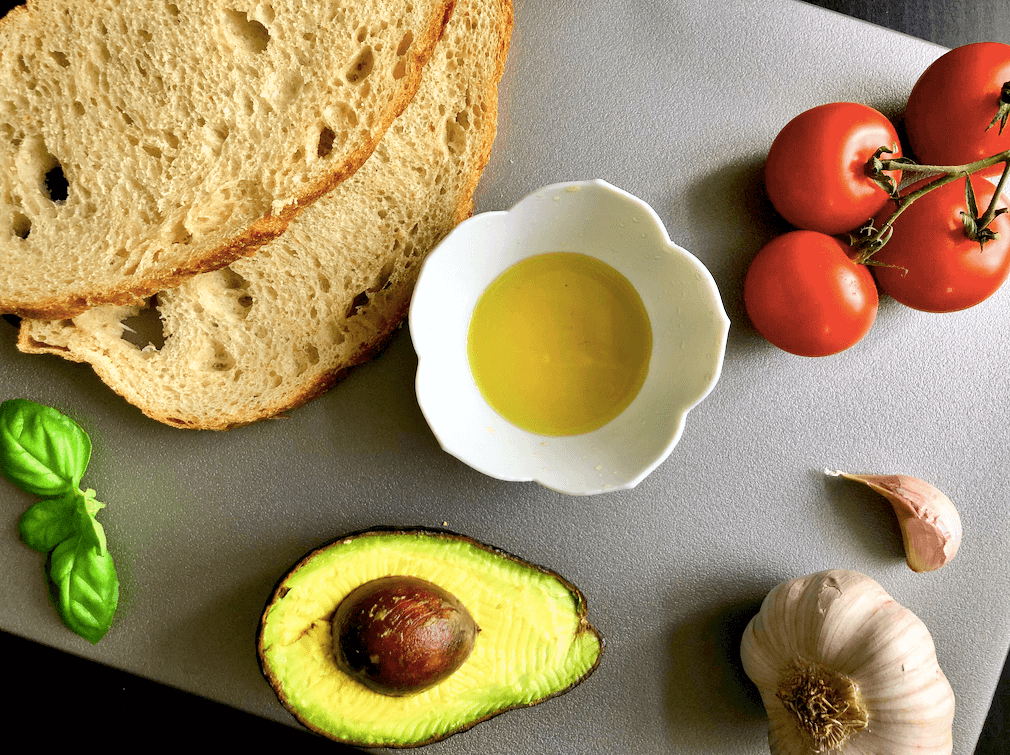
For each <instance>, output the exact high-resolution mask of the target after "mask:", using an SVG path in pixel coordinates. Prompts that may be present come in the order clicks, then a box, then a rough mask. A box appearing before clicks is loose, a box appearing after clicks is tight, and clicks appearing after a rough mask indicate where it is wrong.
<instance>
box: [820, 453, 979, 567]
mask: <svg viewBox="0 0 1010 755" xmlns="http://www.w3.org/2000/svg"><path fill="white" fill-rule="evenodd" d="M829 474H832V475H836V476H840V477H844V478H846V479H848V480H855V481H857V482H861V483H863V484H864V485H867V486H869V487H870V488H871V489H873V490H875V491H877V492H878V493H880V494H881V495H882V496H884V498H886V499H887V500H888V501H890V502H891V506H892V508H893V509H894V513H895V514H896V515H897V517H898V524H899V526H900V527H901V538H902V540H903V541H904V544H905V559H906V561H907V562H908V566H909V568H910V569H912V571H916V572H924V571H933V570H935V569H939V568H940V567H941V566H943V565H945V564H947V563H948V562H950V560H951V559H952V558H954V555H955V554H956V553H957V550H958V548H959V547H960V545H961V516H960V515H959V514H958V513H957V509H956V508H955V507H954V504H953V503H952V502H951V500H950V499H949V498H948V497H947V496H946V495H944V493H943V492H942V491H940V490H938V489H937V488H936V487H934V486H933V485H931V484H930V483H928V482H926V481H925V480H920V479H919V478H917V477H911V476H909V475H859V474H849V473H848V472H829Z"/></svg>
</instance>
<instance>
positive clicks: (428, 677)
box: [332, 575, 480, 696]
mask: <svg viewBox="0 0 1010 755" xmlns="http://www.w3.org/2000/svg"><path fill="white" fill-rule="evenodd" d="M332 624H333V654H334V657H335V658H336V661H337V665H338V666H339V667H340V669H341V670H343V671H344V672H345V673H347V674H349V675H350V676H352V677H353V678H355V679H357V680H358V681H360V682H361V683H362V684H364V685H365V686H366V687H368V688H369V689H371V690H373V691H375V692H378V693H380V694H383V695H389V696H404V695H413V694H416V693H418V692H422V691H423V690H426V689H428V688H429V687H433V686H435V685H436V684H438V683H439V682H441V681H442V680H444V679H445V678H446V677H448V676H449V675H450V674H452V673H453V672H454V671H456V669H458V668H459V667H460V666H461V665H463V662H464V661H465V660H466V659H467V657H468V656H469V655H470V653H471V651H472V650H473V646H474V642H475V641H476V638H477V633H478V632H479V631H480V629H479V628H478V626H477V624H476V623H475V622H474V620H473V617H472V616H471V615H470V612H469V611H468V610H467V609H466V607H465V606H464V605H463V604H462V603H460V601H459V600H458V599H457V598H456V597H455V596H454V595H452V594H451V593H449V592H448V591H446V590H444V589H443V588H441V587H439V586H438V585H436V584H434V583H432V582H429V581H427V580H425V579H421V578H419V577H413V576H407V575H394V576H388V577H380V578H379V579H374V580H372V581H370V582H366V583H364V584H362V585H360V586H359V587H357V588H355V589H354V590H352V591H351V592H350V593H348V595H347V596H346V597H345V598H344V599H343V600H342V601H341V602H340V604H339V605H338V606H337V610H336V611H335V612H334V615H333V620H332Z"/></svg>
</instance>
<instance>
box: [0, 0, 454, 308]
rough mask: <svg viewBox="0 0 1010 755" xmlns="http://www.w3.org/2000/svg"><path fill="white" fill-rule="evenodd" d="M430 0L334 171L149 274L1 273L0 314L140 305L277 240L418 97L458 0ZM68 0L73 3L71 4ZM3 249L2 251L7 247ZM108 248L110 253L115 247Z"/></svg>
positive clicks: (35, 0) (18, 12) (3, 22)
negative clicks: (47, 282)
mask: <svg viewBox="0 0 1010 755" xmlns="http://www.w3.org/2000/svg"><path fill="white" fill-rule="evenodd" d="M428 1H429V2H430V4H431V9H432V12H431V13H430V21H429V23H428V25H427V26H426V27H425V28H423V29H421V30H419V33H417V34H415V35H414V36H413V43H412V44H411V45H410V47H409V49H408V51H407V54H406V55H405V58H406V63H405V67H404V75H403V76H402V77H401V78H400V80H399V83H400V88H399V89H398V90H397V91H396V93H395V95H394V96H393V97H391V98H390V99H388V100H387V101H386V103H385V106H384V107H382V108H381V109H380V110H379V111H378V112H376V113H375V114H374V120H373V126H372V128H371V129H370V130H369V131H368V133H367V136H366V138H365V140H364V141H363V142H361V143H360V144H359V145H358V146H357V147H356V148H355V149H354V150H353V151H352V152H351V153H349V154H348V155H347V157H346V159H345V160H343V161H342V162H340V163H339V164H337V165H335V166H334V169H333V170H331V171H330V172H328V173H326V174H325V175H322V176H321V177H319V178H316V179H314V180H313V181H312V182H311V183H309V184H308V185H307V186H305V188H303V189H302V190H301V191H299V192H298V193H297V194H295V195H294V196H293V197H292V198H291V199H290V201H287V202H285V203H284V204H283V206H281V207H279V208H271V209H270V210H269V211H267V212H266V213H265V214H262V215H261V216H259V217H256V218H253V219H251V222H250V223H249V224H248V225H247V226H246V227H245V228H244V229H243V230H241V231H239V232H237V233H234V234H232V235H231V236H229V237H228V238H226V239H223V240H220V241H216V242H214V243H211V244H208V245H205V246H203V247H200V248H196V249H194V250H193V251H192V252H191V253H190V254H189V255H188V257H186V258H185V259H178V260H177V261H176V262H175V263H174V264H168V265H164V266H160V267H157V268H156V269H154V270H148V271H146V272H145V273H144V274H135V275H127V276H124V277H123V278H122V279H120V280H118V281H117V282H115V283H111V284H107V285H103V286H101V287H100V288H88V287H86V286H82V287H71V288H68V289H62V290H59V291H55V290H54V291H50V292H48V293H45V292H39V293H37V294H35V295H33V296H31V297H24V296H19V295H18V294H17V293H13V292H10V291H6V290H5V286H4V285H3V276H2V274H0V314H14V315H16V316H18V317H22V318H36V319H47V320H56V319H66V318H71V317H74V316H76V315H78V314H80V313H82V312H84V311H85V310H87V309H90V308H92V307H95V306H99V305H102V304H112V305H125V304H136V303H138V302H140V301H143V300H144V299H146V298H148V297H150V296H151V295H153V294H155V293H156V292H158V291H160V290H163V289H166V288H171V287H174V286H177V285H179V284H180V283H182V282H183V281H185V280H186V279H187V278H189V277H191V276H193V275H196V274H199V273H204V272H209V271H213V270H217V269H220V268H222V267H225V266H227V265H228V264H230V263H232V262H234V261H235V260H237V259H240V258H242V257H247V256H250V255H253V254H255V253H256V251H258V250H259V249H260V248H261V247H263V246H264V245H265V244H268V243H269V242H270V241H272V240H274V239H276V238H278V237H279V236H280V235H281V234H283V233H284V231H285V230H287V228H288V227H289V225H290V224H291V222H292V221H293V220H294V219H295V218H296V217H297V216H298V215H299V214H300V213H301V212H302V211H303V210H304V209H305V208H306V207H309V206H311V205H312V204H313V203H314V202H316V201H317V200H318V199H319V198H320V197H322V196H325V195H326V194H327V193H329V192H331V191H332V190H333V189H334V188H335V187H337V186H338V185H339V184H340V183H342V182H343V181H345V180H346V179H347V178H349V177H350V176H352V175H353V174H354V173H355V172H356V171H357V170H358V169H359V168H360V167H361V165H362V164H364V162H365V161H366V160H367V159H368V157H369V156H370V155H371V154H372V152H373V151H374V149H375V147H376V145H377V144H378V143H379V141H380V140H381V138H382V136H383V134H384V133H385V131H386V130H387V129H388V127H389V125H390V124H391V123H392V122H393V121H394V120H395V119H396V117H397V116H398V115H399V114H400V113H401V112H402V111H403V109H404V108H405V107H406V106H407V105H408V104H409V103H410V101H411V100H412V99H413V97H414V94H415V93H416V91H417V87H418V86H419V85H420V82H421V77H422V72H423V69H424V65H425V63H426V62H427V61H428V59H429V58H430V57H431V54H432V52H433V50H434V48H435V45H436V44H437V43H438V41H439V40H440V39H441V37H442V34H443V33H444V30H445V25H446V23H447V22H448V19H449V17H450V16H451V13H452V9H453V7H454V5H455V0H428ZM64 2H65V0H27V3H26V4H25V5H22V6H17V7H15V8H13V9H12V10H11V11H10V12H8V13H7V14H6V15H5V16H4V17H2V18H0V39H2V38H3V35H4V30H8V31H10V30H11V29H13V28H15V27H18V26H19V25H28V26H31V24H32V22H33V18H34V16H33V14H35V13H37V12H41V11H40V10H39V9H45V8H46V7H47V6H59V5H61V4H64ZM65 4H66V5H68V6H69V5H72V3H69V2H67V3H65ZM68 13H69V9H68ZM0 232H2V231H0ZM0 251H3V250H2V247H0ZM108 251H109V253H110V254H111V252H112V249H109V250H108ZM155 256H157V253H155Z"/></svg>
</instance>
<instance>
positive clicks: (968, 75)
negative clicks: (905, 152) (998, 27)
mask: <svg viewBox="0 0 1010 755" xmlns="http://www.w3.org/2000/svg"><path fill="white" fill-rule="evenodd" d="M1006 82H1010V45H1005V44H1002V43H1000V42H977V43H975V44H970V45H963V46H961V47H955V48H954V49H953V50H951V51H950V52H947V53H945V54H943V55H941V56H940V57H939V58H937V59H936V61H934V62H933V64H932V65H931V66H929V68H927V69H926V70H925V71H924V72H923V73H922V75H921V76H920V77H919V80H918V81H917V82H916V83H915V86H914V87H912V92H911V94H910V95H909V97H908V104H907V106H906V107H905V131H906V133H907V136H908V147H909V149H910V150H911V151H912V154H913V155H915V157H916V158H917V159H918V161H919V162H920V163H923V164H925V165H963V164H965V163H970V162H974V161H976V160H981V159H982V158H985V157H989V156H990V155H995V154H996V153H998V152H1003V151H1005V150H1008V149H1010V125H1008V126H1007V128H1004V129H1003V133H1002V134H1000V124H999V122H998V121H997V122H996V123H995V124H994V125H992V127H991V128H990V125H989V124H990V123H991V122H992V120H993V118H994V117H996V114H997V113H998V112H999V109H1000V93H1001V90H1002V87H1003V84H1004V83H1006Z"/></svg>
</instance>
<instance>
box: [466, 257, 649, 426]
mask: <svg viewBox="0 0 1010 755" xmlns="http://www.w3.org/2000/svg"><path fill="white" fill-rule="evenodd" d="M651 354H652V328H651V326H650V323H649V316H648V313H647V312H646V310H645V305H644V304H643V303H642V299H641V297H640V296H639V295H638V292H637V291H636V290H635V287H634V286H633V285H632V284H631V282H630V281H628V279H627V278H625V277H624V276H623V275H622V274H621V273H620V272H618V271H617V270H615V269H614V268H613V267H611V266H610V265H608V264H606V263H605V262H602V261H600V260H598V259H596V258H595V257H591V256H589V255H586V254H580V253H577V252H551V253H548V254H540V255H535V256H533V257H528V258H527V259H525V260H522V261H521V262H518V263H516V264H515V265H513V266H512V267H510V268H509V269H507V270H506V271H505V272H503V273H502V274H501V275H500V276H498V277H497V278H496V279H495V280H494V281H492V282H491V284H490V285H489V286H488V287H487V289H486V290H485V291H484V293H483V294H482V295H481V297H480V299H479V300H478V302H477V306H476V307H475V308H474V311H473V314H472V316H471V319H470V325H469V330H468V333H467V356H468V359H469V363H470V371H471V372H472V374H473V377H474V380H475V381H476V383H477V387H478V388H479V390H480V392H481V394H482V395H483V396H484V399H485V400H486V401H487V402H488V403H489V404H490V405H491V407H492V408H493V409H494V410H495V411H496V412H497V413H498V414H500V415H501V416H502V417H503V418H504V419H506V420H508V421H509V422H511V423H513V424H514V425H517V426H519V427H521V428H523V429H525V430H529V431H531V432H534V433H538V434H541V435H553V436H557V435H576V434H579V433H585V432H590V431H592V430H595V429H597V428H599V427H602V426H603V425H605V424H606V423H608V422H609V421H610V420H612V419H614V418H615V417H616V416H617V415H618V414H620V413H621V412H622V411H624V409H625V408H627V406H628V405H629V404H630V403H631V402H632V401H633V400H634V398H635V396H636V395H637V394H638V392H639V390H640V389H641V387H642V384H643V383H644V382H645V378H646V375H647V374H648V372H649V358H650V356H651Z"/></svg>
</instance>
